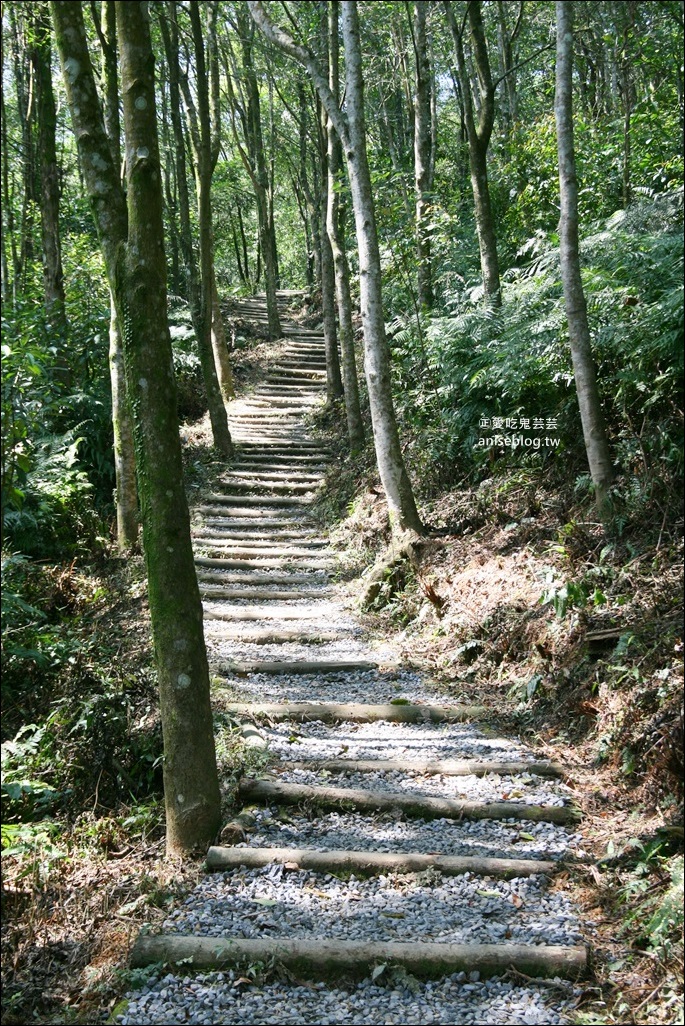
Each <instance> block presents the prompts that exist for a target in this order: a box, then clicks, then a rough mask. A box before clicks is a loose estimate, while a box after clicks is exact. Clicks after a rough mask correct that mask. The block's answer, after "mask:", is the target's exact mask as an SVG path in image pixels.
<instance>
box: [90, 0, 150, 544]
mask: <svg viewBox="0 0 685 1026" xmlns="http://www.w3.org/2000/svg"><path fill="white" fill-rule="evenodd" d="M95 27H96V30H97V31H98V37H99V39H100V47H101V49H102V66H101V74H100V92H101V96H102V111H103V115H104V123H105V132H106V134H107V139H108V141H109V147H110V151H111V154H112V161H113V163H114V167H115V168H119V167H121V162H122V160H121V121H120V117H119V81H118V79H119V72H118V63H117V27H116V12H115V9H114V0H103V2H102V4H101V5H100V22H99V23H98V21H97V20H96V22H95ZM109 381H110V389H111V394H112V433H113V437H114V477H115V502H116V511H117V545H118V547H119V550H120V552H126V551H127V550H128V549H132V548H134V547H135V546H136V544H137V542H138V532H139V526H140V524H139V517H138V485H137V481H136V454H135V444H134V441H133V417H132V415H131V409H130V405H129V401H128V392H127V387H126V371H125V368H124V342H123V339H122V337H121V327H120V325H119V318H118V316H117V308H116V303H115V302H114V295H113V293H112V291H111V289H110V303H109Z"/></svg>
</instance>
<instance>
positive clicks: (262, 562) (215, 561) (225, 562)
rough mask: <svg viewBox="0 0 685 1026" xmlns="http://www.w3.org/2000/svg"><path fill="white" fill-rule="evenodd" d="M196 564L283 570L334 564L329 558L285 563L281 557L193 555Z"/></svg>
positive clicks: (222, 568) (228, 567) (217, 567)
mask: <svg viewBox="0 0 685 1026" xmlns="http://www.w3.org/2000/svg"><path fill="white" fill-rule="evenodd" d="M195 565H196V566H207V567H215V568H216V569H217V570H260V569H261V570H283V569H284V568H285V566H290V567H292V568H293V569H299V570H322V569H324V568H326V567H328V568H329V569H330V568H332V567H333V566H334V565H335V564H334V563H332V562H331V561H330V560H319V559H317V560H316V562H314V561H312V560H310V561H307V560H306V559H295V560H292V561H289V562H288V563H287V564H284V563H283V560H282V559H219V558H218V557H214V556H195Z"/></svg>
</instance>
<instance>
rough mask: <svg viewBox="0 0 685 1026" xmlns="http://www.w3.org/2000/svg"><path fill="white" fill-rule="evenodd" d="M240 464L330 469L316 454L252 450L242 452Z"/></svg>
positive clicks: (321, 457) (239, 458) (239, 457)
mask: <svg viewBox="0 0 685 1026" xmlns="http://www.w3.org/2000/svg"><path fill="white" fill-rule="evenodd" d="M238 460H239V463H240V464H242V463H243V462H244V463H254V464H255V466H260V467H262V466H264V465H266V466H273V467H274V468H276V467H277V468H279V469H280V468H281V467H283V469H288V468H289V467H301V468H302V470H309V468H310V467H311V468H312V469H314V468H316V467H321V469H322V470H327V469H328V464H326V463H324V462H323V456H318V455H317V454H316V453H311V454H310V453H303V454H293V453H289V454H288V453H279V452H278V451H274V450H269V451H264V452H262V451H259V450H252V449H245V450H241V452H240V454H239V456H238Z"/></svg>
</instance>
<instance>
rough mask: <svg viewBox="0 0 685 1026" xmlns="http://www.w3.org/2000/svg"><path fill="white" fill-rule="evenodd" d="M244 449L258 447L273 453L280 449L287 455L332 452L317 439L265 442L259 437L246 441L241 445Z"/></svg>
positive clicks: (248, 449)
mask: <svg viewBox="0 0 685 1026" xmlns="http://www.w3.org/2000/svg"><path fill="white" fill-rule="evenodd" d="M242 449H244V450H246V451H251V450H253V449H258V450H260V451H264V452H269V453H271V452H279V451H280V452H283V453H285V454H286V455H290V453H292V452H296V453H299V452H300V451H301V452H303V453H304V454H305V455H306V454H307V452H309V451H311V452H313V453H322V452H330V449H329V447H328V446H327V445H324V444H323V443H322V442H317V441H315V440H311V441H309V442H292V443H291V442H288V441H281V442H264V441H262V440H261V439H259V438H258V439H256V440H255V441H254V442H246V443H245V444H244V445H242V446H241V450H242Z"/></svg>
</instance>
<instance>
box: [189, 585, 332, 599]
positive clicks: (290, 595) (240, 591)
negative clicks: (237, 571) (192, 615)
mask: <svg viewBox="0 0 685 1026" xmlns="http://www.w3.org/2000/svg"><path fill="white" fill-rule="evenodd" d="M200 591H201V593H202V596H203V598H214V599H226V600H228V601H230V600H231V599H253V600H254V601H255V602H269V601H271V602H301V601H302V600H303V599H309V600H311V599H318V598H323V597H327V596H323V595H322V594H321V592H319V591H267V590H266V589H265V588H228V587H225V588H222V587H221V586H220V585H207V584H202V583H201V584H200Z"/></svg>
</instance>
